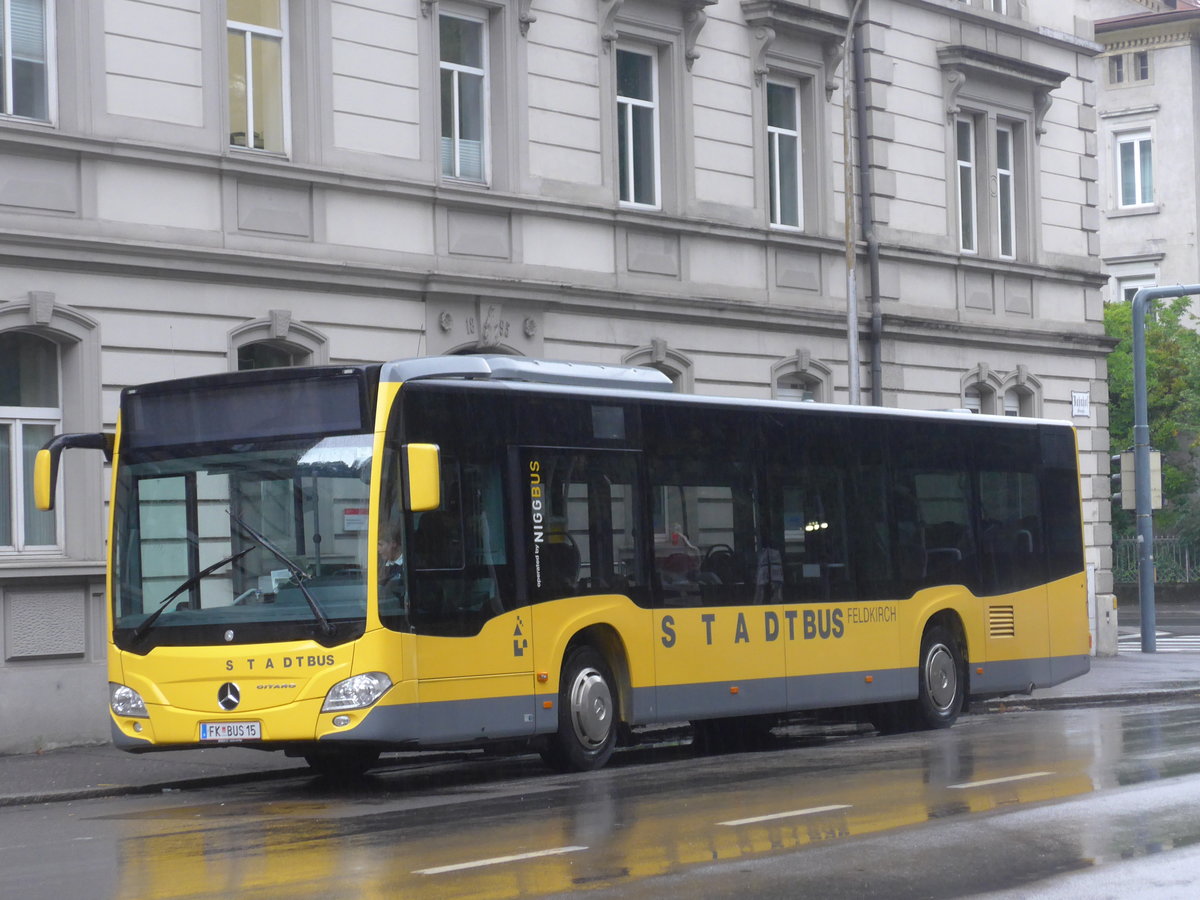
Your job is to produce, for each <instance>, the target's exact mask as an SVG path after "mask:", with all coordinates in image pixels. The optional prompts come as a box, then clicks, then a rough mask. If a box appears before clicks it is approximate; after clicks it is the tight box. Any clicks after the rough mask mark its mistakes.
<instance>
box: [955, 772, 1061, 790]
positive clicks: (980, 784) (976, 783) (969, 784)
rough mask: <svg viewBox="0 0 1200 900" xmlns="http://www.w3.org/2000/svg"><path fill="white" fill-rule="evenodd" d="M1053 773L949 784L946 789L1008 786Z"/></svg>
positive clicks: (1032, 773)
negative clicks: (1008, 784) (1014, 782)
mask: <svg viewBox="0 0 1200 900" xmlns="http://www.w3.org/2000/svg"><path fill="white" fill-rule="evenodd" d="M1053 774H1054V773H1053V772H1030V773H1029V774H1028V775H1009V776H1008V777H1007V778H989V779H987V780H986V781H967V782H964V783H962V784H948V785H946V787H948V788H950V790H952V791H959V790H965V789H966V788H977V787H990V786H991V785H993V784H1007V783H1008V782H1010V781H1025V780H1027V779H1029V778H1045V777H1046V776H1047V775H1053Z"/></svg>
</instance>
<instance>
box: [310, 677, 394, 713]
mask: <svg viewBox="0 0 1200 900" xmlns="http://www.w3.org/2000/svg"><path fill="white" fill-rule="evenodd" d="M391 686H392V679H390V678H388V677H387V676H386V675H384V674H383V673H382V672H364V673H363V674H362V675H355V676H354V677H353V678H347V679H346V680H345V681H339V682H338V683H337V684H335V685H334V686H333V687H331V688H330V689H329V693H328V694H326V695H325V705H324V706H322V707H321V712H340V711H342V710H344V709H362V708H363V707H364V706H370V705H371V704H372V703H374V702H375V701H376V700H378V699H379V698H380V697H382V696H383V695H384V693H385V692H386V691H387V689H388V688H390V687H391Z"/></svg>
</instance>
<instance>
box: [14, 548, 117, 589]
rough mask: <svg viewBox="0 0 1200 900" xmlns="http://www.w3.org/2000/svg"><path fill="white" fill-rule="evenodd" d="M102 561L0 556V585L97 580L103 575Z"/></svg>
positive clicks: (103, 566)
mask: <svg viewBox="0 0 1200 900" xmlns="http://www.w3.org/2000/svg"><path fill="white" fill-rule="evenodd" d="M104 570H105V565H104V561H103V560H95V559H65V558H63V557H61V556H59V557H44V556H43V557H40V558H39V557H35V556H30V555H27V554H26V555H22V556H17V555H13V556H0V583H3V582H5V581H8V580H10V579H13V580H24V579H30V578H98V577H102V576H103V575H104Z"/></svg>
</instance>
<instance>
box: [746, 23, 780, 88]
mask: <svg viewBox="0 0 1200 900" xmlns="http://www.w3.org/2000/svg"><path fill="white" fill-rule="evenodd" d="M750 40H751V41H752V42H753V45H752V46H753V49H752V50H751V51H750V55H751V58H752V59H753V60H754V83H755V84H762V80H763V76H764V75H766V74H767V73H768V72H770V71H771V67H770V66H768V65H767V51H768V50H770V49H771V45H772V44H773V43H775V29H774V28H771V27H770V26H769V25H760V26H759V27H758V28H755V29H754V31H753V32H751V34H750Z"/></svg>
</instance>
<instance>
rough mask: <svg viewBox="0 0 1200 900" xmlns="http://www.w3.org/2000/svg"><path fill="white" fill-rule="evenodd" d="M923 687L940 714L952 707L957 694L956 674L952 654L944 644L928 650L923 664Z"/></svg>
mask: <svg viewBox="0 0 1200 900" xmlns="http://www.w3.org/2000/svg"><path fill="white" fill-rule="evenodd" d="M925 685H926V690H927V691H928V692H929V699H930V701H931V702H932V703H933V705H934V706H935V707H936V708H937V709H938V710H939V711H940V712H945V711H947V710H949V709H950V707H951V706H953V704H954V698H955V696H956V695H957V694H958V672H957V671H956V670H955V666H954V654H952V653H951V652H950V648H948V647H947V646H946V645H945V644H937V645H935V646H933V647H931V648H930V650H929V656H928V658H927V659H926V662H925Z"/></svg>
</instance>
